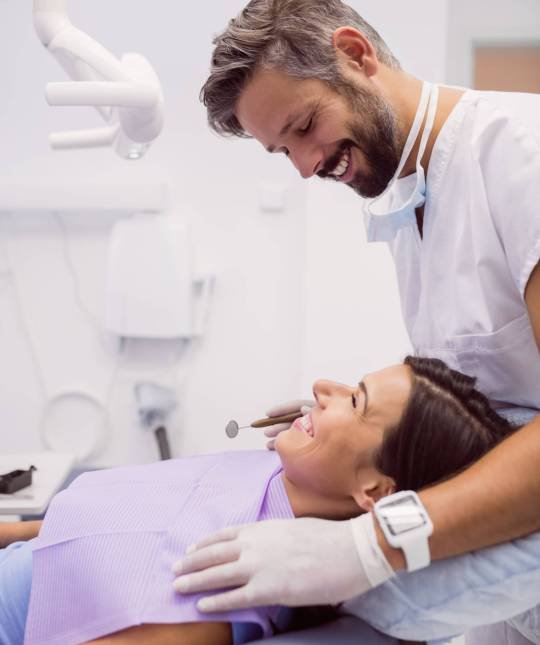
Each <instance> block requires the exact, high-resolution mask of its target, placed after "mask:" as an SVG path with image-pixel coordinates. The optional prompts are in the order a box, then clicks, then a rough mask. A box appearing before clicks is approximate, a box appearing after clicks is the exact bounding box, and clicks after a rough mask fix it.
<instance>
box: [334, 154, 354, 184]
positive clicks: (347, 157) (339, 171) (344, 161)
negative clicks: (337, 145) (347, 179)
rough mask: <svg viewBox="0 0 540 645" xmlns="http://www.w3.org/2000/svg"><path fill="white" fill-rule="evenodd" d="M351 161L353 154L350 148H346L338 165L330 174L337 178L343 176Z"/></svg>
mask: <svg viewBox="0 0 540 645" xmlns="http://www.w3.org/2000/svg"><path fill="white" fill-rule="evenodd" d="M350 161H351V154H350V152H349V150H345V152H344V153H343V155H342V156H341V159H340V160H339V163H338V165H337V166H336V167H335V168H334V170H332V172H331V173H329V174H330V175H332V176H333V177H336V178H339V177H343V175H344V174H345V173H346V172H347V170H348V169H349V163H350Z"/></svg>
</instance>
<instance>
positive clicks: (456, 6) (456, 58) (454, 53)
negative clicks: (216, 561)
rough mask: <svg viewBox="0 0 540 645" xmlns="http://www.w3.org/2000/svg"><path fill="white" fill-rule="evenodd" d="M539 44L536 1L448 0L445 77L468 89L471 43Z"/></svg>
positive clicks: (539, 12) (539, 13) (539, 19)
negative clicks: (471, 0)
mask: <svg viewBox="0 0 540 645" xmlns="http://www.w3.org/2000/svg"><path fill="white" fill-rule="evenodd" d="M482 43H483V44H493V43H495V44H504V43H511V44H519V43H523V44H529V43H535V44H538V43H540V3H539V2H538V0H475V2H470V0H452V2H450V3H449V8H448V55H447V78H448V82H449V83H451V84H453V85H464V86H466V87H471V86H472V84H473V81H474V78H473V71H474V60H473V46H474V45H475V44H482Z"/></svg>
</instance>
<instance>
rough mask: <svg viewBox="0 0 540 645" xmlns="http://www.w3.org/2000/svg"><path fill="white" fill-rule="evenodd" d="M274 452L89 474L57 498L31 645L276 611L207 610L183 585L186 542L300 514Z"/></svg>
mask: <svg viewBox="0 0 540 645" xmlns="http://www.w3.org/2000/svg"><path fill="white" fill-rule="evenodd" d="M280 473H281V463H280V461H279V458H278V456H277V455H276V454H275V453H273V452H269V451H266V450H264V451H245V452H235V453H224V454H215V455H206V456H200V457H190V458H185V459H174V460H170V461H163V462H159V463H155V464H149V465H142V466H133V467H127V468H114V469H111V470H102V471H97V472H93V473H86V474H84V475H82V476H81V477H79V478H77V479H76V480H75V481H74V482H73V484H72V485H71V486H70V487H69V488H67V489H66V490H65V491H62V492H61V493H59V494H58V495H56V497H55V498H54V499H53V501H52V503H51V505H50V507H49V510H48V512H47V515H46V517H45V521H44V523H43V527H42V529H41V532H40V535H39V537H38V538H37V539H36V540H35V541H34V547H33V573H32V592H31V598H30V608H29V613H28V619H27V623H26V633H25V641H24V642H25V644H26V645H71V644H73V645H75V644H76V643H81V642H85V641H88V640H92V639H96V638H99V637H101V636H104V635H106V634H110V633H113V632H116V631H118V630H121V629H126V628H128V627H132V626H135V625H140V624H143V623H184V622H204V621H226V622H231V623H236V622H238V623H257V624H258V625H260V626H261V628H262V630H263V633H264V635H265V636H267V635H270V634H271V631H272V630H271V622H272V621H274V620H275V617H276V613H277V608H275V607H263V608H256V609H249V610H242V611H234V612H226V613H223V614H212V615H207V614H200V613H199V612H198V611H197V609H196V607H195V604H196V602H197V600H198V599H199V598H200V597H201V594H194V595H192V596H182V595H179V594H177V593H175V592H174V590H173V588H172V582H173V580H174V575H173V573H172V571H171V567H172V564H173V562H175V561H176V560H177V559H179V558H180V557H181V556H182V555H183V554H184V553H185V551H186V549H187V547H188V546H189V545H190V544H192V543H193V542H196V541H197V540H199V539H201V538H202V537H204V536H206V535H208V534H209V533H212V532H213V531H216V530H218V529H221V528H223V527H226V526H231V525H236V524H243V523H246V522H256V521H259V520H264V519H271V518H290V517H292V516H293V514H292V510H291V508H290V505H289V501H288V498H287V496H286V493H285V489H284V486H283V483H282V480H281V476H280Z"/></svg>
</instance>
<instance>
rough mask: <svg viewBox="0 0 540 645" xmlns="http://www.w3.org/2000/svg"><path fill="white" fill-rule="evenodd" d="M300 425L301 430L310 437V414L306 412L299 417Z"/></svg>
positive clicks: (311, 433)
mask: <svg viewBox="0 0 540 645" xmlns="http://www.w3.org/2000/svg"><path fill="white" fill-rule="evenodd" d="M299 421H300V425H301V427H302V430H303V431H304V432H305V433H306V434H308V435H309V436H310V437H313V425H312V423H311V414H306V415H305V416H303V417H301V418H300V420H299Z"/></svg>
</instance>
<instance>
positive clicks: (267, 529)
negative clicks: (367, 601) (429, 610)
mask: <svg viewBox="0 0 540 645" xmlns="http://www.w3.org/2000/svg"><path fill="white" fill-rule="evenodd" d="M173 572H174V573H176V574H180V577H178V578H176V580H175V581H174V583H173V586H174V589H175V590H176V591H178V592H180V593H183V594H189V593H196V592H200V591H208V590H211V589H223V588H226V587H235V588H234V589H232V590H229V591H225V592H222V593H219V594H216V595H214V596H208V597H205V598H201V599H200V600H199V601H198V603H197V608H198V609H199V611H201V612H214V611H228V610H232V609H240V608H243V607H257V606H261V605H288V606H291V607H294V606H301V605H322V604H335V603H339V602H341V601H344V600H348V599H350V598H353V597H354V596H357V595H359V594H361V593H364V592H365V591H367V590H368V589H371V587H373V586H375V585H377V584H380V583H381V582H384V581H386V580H388V578H390V577H391V576H392V575H393V574H394V571H393V570H392V568H391V567H390V565H389V564H388V562H387V561H386V558H385V557H384V555H383V553H382V551H381V550H380V548H379V545H378V544H377V540H376V535H375V530H374V528H373V519H372V517H371V514H370V513H368V514H366V515H363V516H361V517H358V518H355V519H354V520H347V521H344V522H331V521H328V520H319V519H313V518H301V519H296V520H269V521H266V522H259V523H256V524H246V525H244V526H232V527H228V528H227V529H224V530H223V531H220V532H219V533H216V534H215V535H213V536H210V537H208V538H206V539H204V540H202V541H201V542H199V543H198V544H197V545H195V546H194V547H192V549H190V550H188V555H186V557H185V558H184V559H183V560H179V561H178V562H176V563H175V564H174V565H173Z"/></svg>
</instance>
